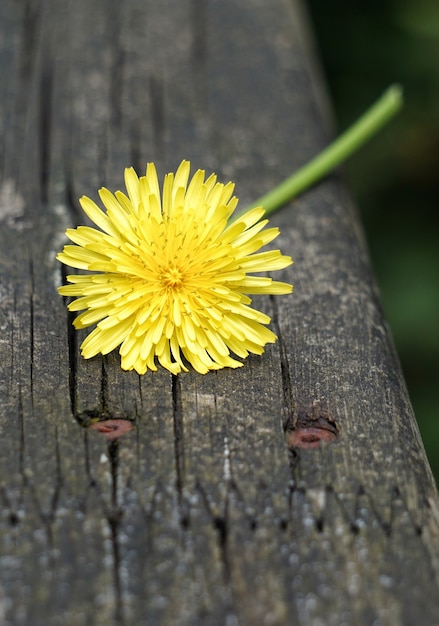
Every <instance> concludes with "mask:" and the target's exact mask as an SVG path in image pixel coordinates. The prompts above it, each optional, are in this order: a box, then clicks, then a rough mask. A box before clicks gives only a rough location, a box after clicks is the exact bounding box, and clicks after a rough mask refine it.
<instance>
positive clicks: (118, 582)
mask: <svg viewBox="0 0 439 626" xmlns="http://www.w3.org/2000/svg"><path fill="white" fill-rule="evenodd" d="M108 458H109V461H110V471H111V508H110V511H109V513H108V515H107V522H108V525H109V527H110V533H111V545H112V556H113V586H114V593H115V607H114V620H115V624H117V626H121V625H122V624H123V623H124V604H123V591H122V578H121V548H120V525H121V523H122V518H123V512H122V509H121V507H120V506H119V480H118V478H119V442H118V441H117V440H116V441H111V442H110V443H109V444H108Z"/></svg>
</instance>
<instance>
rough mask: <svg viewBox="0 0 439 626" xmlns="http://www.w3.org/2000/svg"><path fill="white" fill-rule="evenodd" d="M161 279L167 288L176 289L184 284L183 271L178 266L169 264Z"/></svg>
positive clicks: (164, 269)
mask: <svg viewBox="0 0 439 626" xmlns="http://www.w3.org/2000/svg"><path fill="white" fill-rule="evenodd" d="M160 280H161V282H162V285H163V287H165V288H166V289H175V288H178V287H181V285H182V284H183V273H182V272H181V271H180V269H179V268H178V267H175V266H173V265H168V267H165V268H163V270H162V272H161V275H160Z"/></svg>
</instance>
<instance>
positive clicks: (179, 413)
mask: <svg viewBox="0 0 439 626" xmlns="http://www.w3.org/2000/svg"><path fill="white" fill-rule="evenodd" d="M171 380H172V383H171V385H172V387H171V388H172V414H173V422H174V456H175V486H176V491H177V499H178V508H179V513H180V524H181V525H182V527H183V528H186V527H187V526H188V525H189V516H188V511H187V503H186V502H185V499H184V495H183V488H184V474H185V463H184V439H183V407H182V401H181V386H180V379H179V377H178V376H176V375H175V374H172V378H171Z"/></svg>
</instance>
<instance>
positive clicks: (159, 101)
mask: <svg viewBox="0 0 439 626" xmlns="http://www.w3.org/2000/svg"><path fill="white" fill-rule="evenodd" d="M149 97H150V100H151V123H152V132H153V138H154V139H153V141H154V151H155V154H156V155H157V156H156V160H159V159H161V158H162V157H163V154H164V146H165V107H164V86H163V79H162V78H161V76H158V75H152V76H151V77H150V79H149ZM143 167H144V164H142V169H143Z"/></svg>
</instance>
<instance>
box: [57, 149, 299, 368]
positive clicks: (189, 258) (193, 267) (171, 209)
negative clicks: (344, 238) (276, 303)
mask: <svg viewBox="0 0 439 626" xmlns="http://www.w3.org/2000/svg"><path fill="white" fill-rule="evenodd" d="M189 171H190V164H189V162H188V161H183V162H182V163H181V165H180V166H179V168H178V170H177V172H176V173H175V175H174V174H168V175H167V176H165V179H164V184H163V194H161V193H160V188H159V183H158V179H157V173H156V169H155V167H154V165H153V164H152V163H149V164H148V166H147V169H146V176H142V177H140V178H138V176H137V174H136V173H135V171H134V169H133V168H127V169H126V170H125V184H126V188H127V191H128V195H125V194H124V193H122V192H121V191H116V193H115V194H112V193H111V192H110V191H109V190H108V189H105V188H103V189H101V190H100V191H99V196H100V199H101V201H102V203H103V204H104V206H105V208H106V212H103V211H101V209H100V208H99V207H98V206H97V205H96V204H95V203H94V202H93V201H92V200H90V198H87V197H85V196H84V197H82V198H81V199H80V203H81V206H82V208H83V210H84V212H85V213H86V214H87V215H88V217H89V218H90V219H91V220H92V221H93V222H94V223H95V224H96V226H98V227H99V229H100V230H97V229H95V228H90V227H88V226H79V227H78V228H75V229H68V230H67V231H66V234H67V236H68V237H69V239H70V240H71V241H72V242H73V243H74V244H76V245H67V246H65V247H64V250H63V252H61V253H60V254H58V257H57V258H58V260H59V261H61V262H62V263H65V264H66V265H69V266H70V267H74V268H77V269H80V270H88V271H90V272H92V273H91V274H74V275H71V276H67V280H68V282H69V283H71V284H70V285H65V286H63V287H60V288H59V293H60V294H62V295H63V296H70V297H72V296H73V297H76V298H77V299H76V300H73V301H72V302H71V303H70V304H69V307H68V308H69V309H70V310H71V311H80V310H83V312H82V313H80V314H79V315H78V316H77V317H76V319H75V321H74V325H75V327H76V328H78V329H79V328H86V327H87V326H90V325H92V324H96V323H97V326H96V328H95V329H94V330H93V331H92V332H91V333H90V334H89V335H88V336H87V337H86V339H85V340H84V342H83V343H82V346H81V350H82V355H83V356H84V357H85V358H86V359H88V358H90V357H92V356H95V355H96V354H98V353H102V354H107V353H108V352H111V351H112V350H113V349H114V348H116V347H117V346H119V345H120V351H119V352H120V355H121V366H122V368H123V369H124V370H132V369H134V370H136V371H137V372H138V373H139V374H144V373H145V372H146V371H147V370H148V369H149V370H156V369H157V365H156V357H157V360H158V362H159V363H161V365H162V366H163V367H165V368H167V369H168V370H169V371H170V372H172V373H173V374H177V373H178V372H180V371H182V370H184V371H188V370H187V363H190V364H191V365H192V366H193V368H194V369H195V370H197V371H198V372H200V373H202V374H205V373H206V372H207V371H208V370H213V369H220V368H222V367H240V366H241V365H242V363H241V362H239V361H237V360H236V359H234V358H232V357H231V356H230V353H231V352H233V353H234V354H235V355H237V356H239V357H242V358H244V357H246V356H248V354H249V352H253V353H255V354H262V352H263V351H264V350H263V347H264V346H265V344H266V343H269V342H274V341H275V340H276V335H275V334H274V333H272V332H271V330H269V329H268V328H266V327H265V326H264V325H263V324H268V323H269V322H270V318H269V317H268V316H267V315H265V314H264V313H261V312H259V311H256V310H255V309H253V308H251V307H250V306H249V305H250V304H251V299H250V298H249V297H248V294H286V293H290V292H291V291H292V286H291V285H288V284H286V283H281V282H275V281H273V280H272V279H271V278H268V277H266V276H249V275H248V272H266V271H270V270H278V269H281V268H284V267H287V266H288V265H290V264H291V263H292V260H291V258H290V257H287V256H283V255H282V254H281V253H280V252H279V250H274V251H273V250H269V251H265V252H258V250H259V249H260V248H261V247H262V246H264V245H265V244H267V243H269V242H270V241H272V240H273V239H274V238H275V237H277V235H278V232H279V231H278V229H277V228H268V229H265V230H264V226H265V225H266V223H267V222H268V220H263V221H260V220H261V217H262V216H263V214H264V209H263V208H262V207H258V208H255V209H252V210H250V211H248V212H246V213H245V214H244V215H241V216H239V217H237V218H236V219H235V220H234V221H233V222H232V223H229V218H230V216H231V215H232V213H233V211H234V210H235V208H236V205H237V204H238V200H237V198H235V197H232V193H233V188H234V185H233V183H228V184H227V185H223V184H220V183H217V182H216V176H215V175H211V176H210V177H209V178H207V180H205V173H204V171H202V170H198V171H197V172H196V173H195V175H194V176H193V177H192V179H191V181H190V182H189V184H188V180H189Z"/></svg>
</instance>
